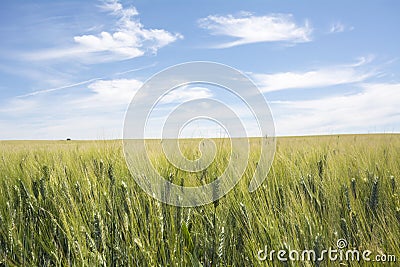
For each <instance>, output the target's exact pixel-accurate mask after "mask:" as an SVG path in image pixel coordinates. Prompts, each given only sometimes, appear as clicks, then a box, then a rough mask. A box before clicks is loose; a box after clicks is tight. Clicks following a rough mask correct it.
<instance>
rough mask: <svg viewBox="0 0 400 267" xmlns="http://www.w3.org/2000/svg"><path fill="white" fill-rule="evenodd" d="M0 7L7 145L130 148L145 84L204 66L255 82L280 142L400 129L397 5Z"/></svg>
mask: <svg viewBox="0 0 400 267" xmlns="http://www.w3.org/2000/svg"><path fill="white" fill-rule="evenodd" d="M0 5H1V8H0V22H1V23H0V34H1V36H2V38H1V41H0V60H1V61H0V81H1V82H0V128H1V131H0V139H65V138H66V137H71V138H73V139H103V138H121V137H122V127H123V122H124V116H125V110H126V108H127V106H128V104H129V102H130V100H131V99H132V97H133V96H134V94H135V92H136V91H137V90H138V89H139V88H140V86H141V85H142V84H143V82H145V81H146V79H148V78H149V77H151V76H152V75H153V74H155V73H157V72H159V71H161V70H163V69H164V68H166V67H169V66H171V65H174V64H178V63H183V62H187V61H196V60H201V61H215V62H219V63H223V64H227V65H230V66H232V67H234V68H236V69H239V70H241V71H242V72H244V73H245V74H246V75H247V76H248V77H249V78H251V79H252V80H253V81H254V82H255V83H256V84H257V85H258V86H259V88H260V90H261V91H262V92H263V94H264V96H265V98H266V99H267V100H268V103H269V105H270V107H271V110H272V113H273V115H274V118H275V127H276V133H277V135H308V134H334V133H372V132H399V131H400V112H399V108H398V106H399V103H400V78H399V77H400V76H399V74H400V63H399V56H400V46H399V45H398V44H399V43H400V37H399V34H398V25H400V17H399V16H398V11H399V10H400V4H399V3H398V2H397V1H369V2H366V1H329V2H328V1H323V2H322V1H307V2H305V1H222V0H220V1H144V0H140V1H121V2H117V1H2V2H1V4H0ZM212 93H213V92H212V90H211V89H210V88H202V89H201V88H200V89H199V88H194V89H193V88H192V89H190V88H189V89H187V92H186V93H185V92H180V93H175V94H172V95H171V96H170V100H171V101H172V102H173V101H178V102H179V101H181V102H182V101H183V102H184V101H185V100H187V99H191V98H193V96H195V97H208V96H210V94H211V95H212ZM174 96H175V98H174ZM231 104H232V105H233V106H234V102H231ZM233 108H234V107H233ZM196 127H200V126H199V125H197V126H196ZM203 130H204V129H203ZM188 134H189V135H190V131H189V133H188Z"/></svg>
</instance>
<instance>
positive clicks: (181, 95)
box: [160, 86, 213, 104]
mask: <svg viewBox="0 0 400 267" xmlns="http://www.w3.org/2000/svg"><path fill="white" fill-rule="evenodd" d="M212 95H213V94H212V92H211V91H210V90H209V89H208V88H204V87H188V86H183V87H180V88H178V89H175V90H172V91H170V92H169V93H168V94H166V95H165V96H164V97H163V98H162V99H161V101H160V104H168V103H174V102H180V103H183V102H187V101H190V100H194V99H199V98H209V97H211V96H212Z"/></svg>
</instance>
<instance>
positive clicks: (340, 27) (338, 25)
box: [329, 21, 354, 33]
mask: <svg viewBox="0 0 400 267" xmlns="http://www.w3.org/2000/svg"><path fill="white" fill-rule="evenodd" d="M352 30H354V27H347V26H346V25H344V24H343V23H342V22H340V21H337V22H334V23H332V24H331V27H330V29H329V33H340V32H344V31H352Z"/></svg>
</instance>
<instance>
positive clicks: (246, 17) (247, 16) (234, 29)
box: [198, 12, 312, 48]
mask: <svg viewBox="0 0 400 267" xmlns="http://www.w3.org/2000/svg"><path fill="white" fill-rule="evenodd" d="M198 24H199V26H200V27H201V28H203V29H206V30H208V31H209V32H210V33H211V34H212V35H221V36H228V37H233V38H235V39H236V40H235V41H232V42H228V43H222V44H220V45H218V46H216V47H217V48H227V47H232V46H237V45H244V44H250V43H259V42H278V41H281V42H287V43H302V42H309V41H311V33H312V28H311V26H310V24H309V22H308V21H306V22H305V23H304V25H298V24H296V22H295V21H294V19H293V16H292V15H291V14H270V15H265V16H255V15H253V14H251V13H248V12H242V13H241V14H240V15H239V16H234V15H226V16H218V15H210V16H208V17H206V18H202V19H200V20H198Z"/></svg>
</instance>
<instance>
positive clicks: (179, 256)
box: [0, 134, 400, 266]
mask: <svg viewBox="0 0 400 267" xmlns="http://www.w3.org/2000/svg"><path fill="white" fill-rule="evenodd" d="M152 142H153V143H152V144H151V146H154V150H152V154H151V157H152V160H153V161H154V162H155V164H156V165H157V167H158V169H159V171H160V173H164V174H165V175H166V176H167V175H171V174H172V179H173V182H174V183H177V184H182V183H184V184H186V183H194V184H200V183H206V182H210V181H211V180H213V179H214V178H215V177H217V176H218V175H219V173H220V172H221V169H222V168H223V167H224V166H225V165H224V164H226V162H227V160H228V159H227V158H226V155H225V154H224V153H220V154H218V156H217V159H216V163H215V164H213V165H211V166H210V167H209V168H208V169H207V170H206V171H204V172H201V173H199V174H190V175H189V174H185V173H184V172H182V171H178V170H175V169H174V168H173V167H172V166H171V165H169V164H168V162H167V161H166V159H165V158H163V156H162V155H161V154H160V151H159V150H157V147H158V145H159V144H158V142H159V141H157V140H154V141H152ZM187 142H189V141H187ZM222 142H224V143H222ZM251 142H252V149H253V150H252V151H253V152H252V153H253V154H252V157H251V160H250V163H249V166H248V171H247V172H246V173H245V176H244V179H242V180H241V181H240V182H239V184H238V185H237V186H236V187H235V188H234V189H233V190H232V191H231V192H230V193H229V194H228V195H226V196H225V197H223V198H222V199H220V200H219V202H215V203H212V204H209V205H206V206H202V207H197V208H179V207H173V206H168V205H165V204H162V203H159V202H157V201H155V200H154V199H153V198H151V197H149V196H148V195H147V194H146V193H145V192H144V191H143V190H142V189H141V188H139V186H138V185H137V184H136V183H135V181H134V180H133V178H132V177H131V175H130V173H129V171H128V169H127V167H126V164H125V160H124V157H123V151H122V142H121V141H1V142H0V156H1V161H0V266H70V265H72V266H201V265H202V266H279V265H280V263H279V262H278V260H276V259H275V260H273V261H268V260H267V261H260V260H259V259H258V257H257V254H258V251H259V250H261V249H264V248H265V247H267V248H269V249H270V250H272V249H274V250H280V249H284V250H289V249H296V250H303V249H314V250H315V251H316V252H317V254H318V253H320V252H321V251H322V250H323V249H325V248H326V249H327V248H329V247H333V248H335V247H336V242H337V240H338V239H345V240H346V241H347V242H348V245H349V248H357V249H359V250H366V249H368V250H371V251H372V254H371V255H376V254H385V255H389V254H390V255H396V256H397V261H400V196H399V194H400V190H399V183H400V178H399V177H400V135H396V134H385V135H383V134H381V135H340V136H337V135H335V136H310V137H281V138H278V141H277V149H276V154H275V159H274V163H273V166H272V168H271V171H270V173H269V175H268V178H267V179H266V181H265V182H264V184H263V185H262V186H261V187H260V188H259V189H258V190H257V191H255V192H254V193H249V192H248V190H247V188H248V183H249V181H250V175H249V173H251V170H252V169H254V167H255V164H256V161H255V160H253V157H254V158H256V155H257V142H258V140H257V139H252V140H251ZM216 143H217V146H218V144H219V147H220V148H224V147H225V148H226V146H227V143H226V142H225V141H224V140H217V141H216ZM190 146H191V145H189V146H188V144H187V148H186V150H185V151H186V152H187V154H188V156H189V157H190V156H193V157H196V153H197V152H196V149H195V148H193V149H191V148H190ZM227 147H229V146H227ZM342 263H343V264H344V265H345V266H365V262H364V261H362V260H361V261H360V262H357V261H342ZM319 264H320V265H321V266H339V264H340V261H336V262H329V261H328V260H325V261H323V262H321V263H319V262H312V261H304V262H301V261H295V262H291V263H290V262H289V263H287V266H318V265H319ZM391 264H392V265H393V266H396V264H395V263H391ZM372 265H376V266H380V263H372V262H370V263H369V266H372Z"/></svg>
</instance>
